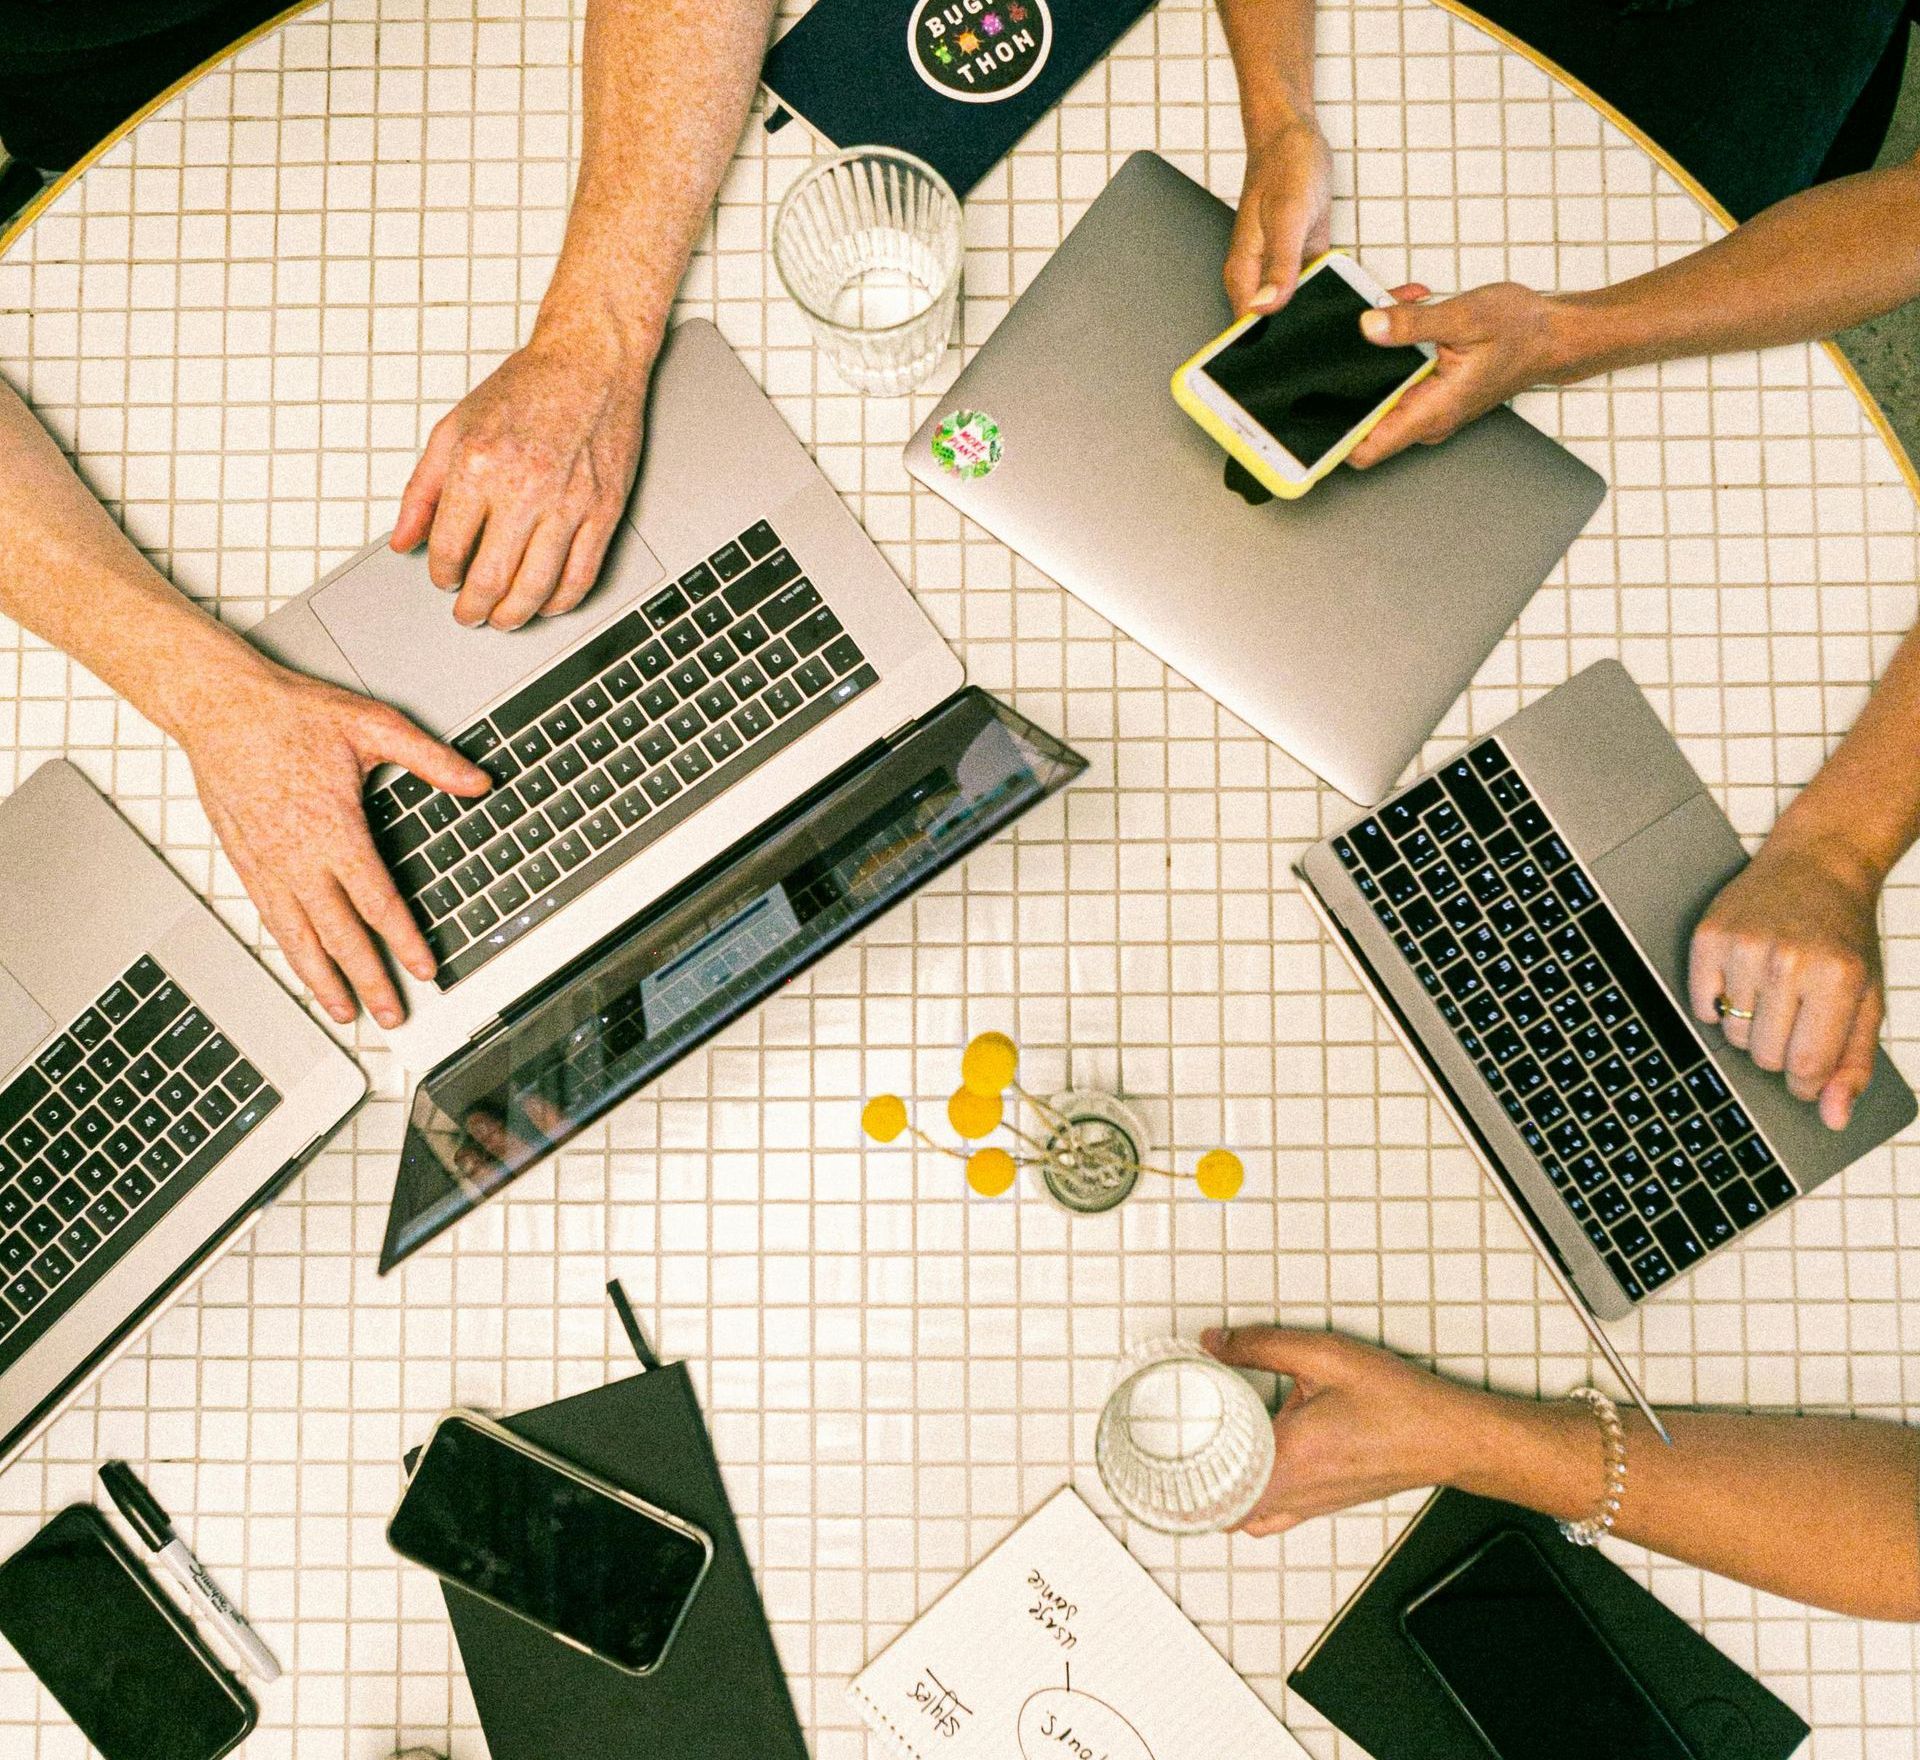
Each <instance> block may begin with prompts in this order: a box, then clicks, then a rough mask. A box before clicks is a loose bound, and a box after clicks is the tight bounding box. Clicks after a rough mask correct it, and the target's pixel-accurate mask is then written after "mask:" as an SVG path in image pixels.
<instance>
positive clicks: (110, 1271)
mask: <svg viewBox="0 0 1920 1760" xmlns="http://www.w3.org/2000/svg"><path fill="white" fill-rule="evenodd" d="M0 1071H4V1072H5V1073H4V1074H0V1462H4V1461H6V1460H10V1459H11V1458H12V1457H13V1456H14V1455H15V1454H17V1453H18V1452H19V1451H20V1450H21V1449H22V1448H23V1447H25V1446H26V1444H27V1442H28V1441H29V1440H30V1439H31V1438H32V1437H33V1436H34V1435H35V1434H36V1433H37V1432H38V1431H39V1430H40V1429H41V1428H42V1427H43V1426H44V1425H45V1424H47V1423H48V1422H50V1421H51V1420H52V1419H53V1417H54V1416H55V1415H57V1413H58V1412H59V1411H60V1409H61V1408H62V1406H63V1405H64V1404H65V1403H66V1401H67V1400H68V1399H70V1398H71V1397H72V1396H73V1395H74V1394H75V1393H77V1392H78V1391H79V1390H80V1388H81V1387H83V1386H84V1385H85V1384H86V1383H87V1382H88V1381H89V1380H91V1379H92V1377H93V1376H94V1375H96V1374H98V1373H99V1372H100V1370H101V1369H103V1368H104V1367H105V1366H106V1364H107V1363H108V1362H109V1361H110V1360H111V1359H112V1357H113V1356H114V1355H115V1354H116V1353H117V1352H118V1351H119V1350H120V1349H121V1348H122V1347H123V1346H124V1345H126V1344H127V1343H128V1342H129V1341H130V1340H131V1339H132V1338H134V1337H135V1336H136V1335H137V1334H138V1333H139V1332H140V1331H141V1330H142V1329H143V1328H144V1327H145V1326H146V1325H147V1324H149V1323H150V1322H151V1321H152V1320H153V1319H154V1318H155V1316H157V1315H158V1314H159V1313H160V1312H161V1310H162V1309H163V1308H164V1307H165V1306H166V1305H167V1303H168V1301H169V1300H170V1299H171V1298H172V1297H174V1296H176V1295H178V1294H179V1292H180V1291H181V1290H182V1289H184V1288H185V1287H186V1286H187V1285H188V1284H189V1283H190V1282H191V1281H192V1280H193V1279H194V1278H195V1277H196V1276H197V1275H199V1274H200V1273H201V1272H202V1271H204V1270H205V1268H206V1267H207V1265H208V1264H210V1263H211V1262H212V1260H213V1258H214V1257H215V1256H216V1255H217V1254H218V1253H219V1252H220V1251H222V1250H223V1249H224V1248H226V1247H227V1246H230V1245H231V1244H232V1243H233V1241H234V1240H235V1239H236V1238H238V1236H239V1235H240V1233H241V1232H242V1231H243V1229H244V1228H245V1227H246V1225H247V1224H248V1223H250V1222H251V1221H252V1220H253V1218H254V1217H255V1216H256V1215H257V1214H258V1213H259V1211H260V1209H261V1207H262V1206H263V1205H264V1204H265V1203H266V1202H267V1200H268V1199H270V1198H271V1197H273V1196H274V1195H275V1194H276V1193H277V1192H278V1191H280V1190H281V1188H282V1187H283V1186H284V1185H285V1184H286V1183H287V1182H288V1181H289V1180H290V1179H291V1178H292V1177H293V1175H294V1174H295V1173H296V1172H297V1171H298V1170H299V1168H300V1167H301V1166H302V1164H303V1163H304V1162H305V1161H306V1159H307V1158H308V1157H309V1156H310V1155H311V1154H312V1153H313V1151H314V1150H316V1149H317V1148H318V1147H319V1146H320V1145H321V1143H322V1142H324V1141H325V1140H326V1138H327V1137H328V1136H329V1135H330V1134H331V1133H332V1132H333V1130H334V1129H335V1127H336V1126H338V1125H339V1123H340V1121H341V1120H342V1119H343V1118H345V1117H346V1116H347V1114H348V1113H350V1112H351V1111H352V1110H353V1108H354V1107H355V1106H356V1105H357V1104H358V1103H359V1101H360V1098H361V1096H362V1095H363V1094H364V1093H365V1091H366V1081H365V1078H364V1077H363V1076H362V1075H361V1073H360V1071H359V1069H358V1068H357V1067H356V1066H355V1065H354V1063H353V1061H352V1060H351V1059H350V1058H348V1057H347V1056H346V1054H345V1053H344V1052H342V1051H341V1050H340V1048H339V1047H338V1046H337V1045H336V1044H335V1043H334V1042H333V1040H332V1039H330V1038H329V1037H328V1036H327V1035H326V1034H325V1033H324V1032H322V1031H321V1030H320V1028H319V1027H318V1026H316V1025H315V1024H314V1022H313V1021H312V1020H311V1019H309V1017H308V1016H307V1014H306V1012H305V1010H303V1009H302V1008H301V1007H300V1006H299V1005H298V1004H297V1003H296V1002H294V1000H293V999H292V998H291V997H290V996H288V995H287V993H286V992H285V991H283V990H282V989H281V988H280V987H279V986H278V985H277V984H275V983H274V981H273V980H272V979H271V978H270V977H269V976H268V975H267V974H266V972H265V971H264V970H263V969H262V968H261V967H260V966H259V965H258V964H257V963H256V962H255V961H254V959H253V958H252V956H251V955H250V954H248V952H247V951H246V950H245V949H244V948H243V947H242V946H241V945H240V944H239V942H237V941H236V940H234V938H233V937H232V935H230V934H229V933H228V932H227V930H226V929H225V928H224V927H223V926H222V925H221V923H220V922H219V920H218V919H217V918H216V917H215V916H214V915H213V913H212V912H211V911H210V910H208V909H207V907H206V906H205V905H204V904H203V903H202V902H201V901H200V900H199V899H198V898H196V897H195V896H194V895H193V893H192V892H190V891H189V890H188V889H187V887H186V886H185V885H184V884H182V882H181V881H180V879H179V877H178V876H177V875H176V874H175V873H174V872H173V871H172V869H170V868H169V867H168V866H167V864H166V863H165V862H163V861H162V860H161V859H160V858H159V856H157V855H155V854H154V852H153V851H152V850H150V849H149V848H148V847H147V846H146V845H145V844H144V843H143V842H142V841H141V840H140V838H139V837H138V836H137V835H136V834H135V832H134V831H133V830H132V828H131V827H130V826H128V825H127V823H126V822H125V821H124V820H123V819H121V817H120V816H119V815H118V814H117V813H116V812H114V810H113V809H112V807H110V806H109V805H108V804H107V803H106V802H105V801H104V800H103V799H101V797H100V796H99V795H98V794H97V793H96V792H95V791H94V789H93V787H92V785H91V784H90V783H89V782H88V781H87V780H86V778H85V777H84V776H82V775H81V773H80V772H79V771H78V770H76V769H74V768H73V766H72V765H70V764H67V763H64V762H53V763H49V764H44V765H42V766H41V767H40V768H39V769H38V770H36V771H35V772H34V773H33V775H32V776H30V777H29V778H28V779H27V780H26V781H25V782H24V783H22V784H21V785H20V787H19V788H18V789H16V790H15V791H14V793H13V794H12V795H11V796H9V797H8V798H7V799H6V800H5V801H0Z"/></svg>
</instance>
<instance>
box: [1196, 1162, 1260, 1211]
mask: <svg viewBox="0 0 1920 1760" xmlns="http://www.w3.org/2000/svg"><path fill="white" fill-rule="evenodd" d="M1246 1177H1247V1170H1246V1169H1245V1168H1244V1167H1242V1166H1241V1165H1240V1157H1239V1156H1238V1155H1236V1154H1234V1152H1233V1151H1232V1150H1231V1149H1209V1150H1208V1151H1207V1152H1206V1154H1204V1155H1202V1156H1201V1157H1200V1165H1199V1166H1198V1167H1196V1168H1195V1169H1194V1170H1193V1178H1194V1183H1195V1184H1196V1185H1198V1186H1199V1188H1200V1190H1201V1193H1202V1194H1203V1195H1204V1196H1206V1197H1209V1198H1212V1199H1213V1200H1214V1201H1215V1202H1216V1203H1220V1204H1224V1203H1225V1202H1226V1201H1227V1200H1228V1199H1229V1198H1232V1197H1236V1196H1238V1195H1239V1191H1240V1187H1241V1186H1242V1185H1243V1184H1244V1183H1245V1181H1246Z"/></svg>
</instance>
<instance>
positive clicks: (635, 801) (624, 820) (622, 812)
mask: <svg viewBox="0 0 1920 1760" xmlns="http://www.w3.org/2000/svg"><path fill="white" fill-rule="evenodd" d="M652 811H653V808H652V807H651V806H649V805H648V804H647V797H646V796H645V795H644V794H643V793H642V792H641V791H640V790H639V789H637V788H629V789H627V790H626V791H625V792H624V793H622V794H621V795H619V796H618V797H617V798H616V799H615V801H614V803H613V816H614V817H615V818H616V819H618V820H619V821H620V823H621V824H622V825H638V824H639V823H640V821H641V820H642V819H644V818H645V817H646V816H647V815H648V814H649V813H650V812H652Z"/></svg>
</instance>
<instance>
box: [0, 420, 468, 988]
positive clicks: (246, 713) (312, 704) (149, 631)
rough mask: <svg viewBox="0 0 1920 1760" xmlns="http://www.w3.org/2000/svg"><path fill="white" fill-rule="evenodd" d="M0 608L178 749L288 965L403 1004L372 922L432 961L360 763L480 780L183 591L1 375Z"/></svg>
mask: <svg viewBox="0 0 1920 1760" xmlns="http://www.w3.org/2000/svg"><path fill="white" fill-rule="evenodd" d="M0 532H4V533H5V542H4V543H0V612H4V613H5V614H6V615H7V616H8V617H11V618H12V619H14V620H15V621H16V622H17V623H20V624H23V625H24V626H25V627H26V628H28V629H30V630H32V631H33V632H34V633H35V634H36V635H38V636H41V637H43V638H45V639H46V640H47V641H49V642H52V643H54V644H55V645H56V646H58V647H61V648H64V649H65V650H66V651H67V652H68V653H69V654H71V655H72V656H73V657H74V659H76V660H77V661H79V662H80V664H81V665H82V666H84V667H86V668H87V670H88V671H90V672H92V673H93V674H94V675H95V676H96V677H98V678H99V679H100V680H101V681H102V682H103V683H105V684H107V685H109V686H111V687H112V688H113V689H114V690H116V691H118V692H119V693H120V694H121V695H122V696H124V697H126V698H127V699H128V701H129V702H131V703H132V704H133V706H134V707H135V708H136V709H138V710H139V711H140V712H141V713H142V714H143V715H145V716H146V717H147V719H148V720H149V721H152V722H153V723H154V724H155V725H156V726H158V727H159V728H160V729H161V730H162V731H163V732H166V733H169V734H171V735H172V736H173V737H174V738H176V739H177V740H178V741H179V742H180V744H181V745H182V746H183V747H184V748H185V750H186V753H187V757H188V759H189V760H190V762H191V763H192V765H193V773H194V779H195V781H196V782H197V783H198V785H199V789H200V798H201V801H202V803H203V804H204V805H205V807H206V810H207V817H208V819H209V820H210V821H211V823H212V825H213V828H214V830H215V831H216V832H217V833H218V835H219V837H220V840H221V842H222V843H223V844H224V845H225V846H226V849H227V853H228V855H229V856H230V857H231V858H232V861H233V864H234V867H235V869H236V871H237V872H238V873H239V875H240V878H241V880H242V881H243V882H244V883H245V885H246V888H247V891H248V892H249V893H250V894H251V895H252V897H253V901H254V903H255V904H256V905H257V906H258V907H259V909H260V913H261V916H262V917H263V918H264V920H265V921H266V924H267V927H268V929H269V930H270V931H271V932H272V933H273V935H274V937H275V939H277V940H278V941H279V943H280V945H281V947H282V949H283V950H284V951H285V953H286V954H287V957H288V958H289V959H290V960H291V961H292V963H293V965H294V968H295V969H296V970H297V971H298V972H299V973H300V975H301V977H302V978H304V979H305V980H306V981H307V983H308V984H310V985H311V986H312V987H313V990H314V993H315V995H317V996H318V997H319V999H320V1001H321V1002H322V1004H324V1005H325V1007H326V1008H327V1009H328V1010H329V1011H330V1012H331V1013H332V1014H333V1016H334V1018H335V1019H337V1020H340V1021H349V1020H351V1019H352V1018H353V1013H354V1003H353V997H354V994H355V992H357V993H358V994H359V996H360V997H361V998H362V999H363V1000H364V1001H365V1002H366V1004H367V1006H368V1007H369V1008H370V1009H371V1010H372V1011H373V1012H374V1014H375V1015H376V1016H377V1017H378V1018H379V1019H381V1020H382V1021H383V1022H386V1023H388V1024H395V1023H397V1022H398V1021H399V1020H400V1018H401V1008H400V1001H399V997H398V995H397V993H396V992H395V990H394V986H393V982H392V979H391V978H390V976H389V975H388V973H387V970H386V967H385V965H384V964H383V963H382V959H381V955H380V952H379V950H378V949H377V948H376V946H375V945H374V942H373V939H372V937H371V936H370V935H369V933H368V928H369V926H371V927H372V929H373V930H375V931H377V932H378V934H379V935H380V936H381V938H382V939H383V940H384V941H385V942H386V944H387V947H388V949H389V950H390V951H391V952H392V953H393V955H394V956H395V957H396V958H398V959H400V960H401V961H402V962H403V963H404V964H405V965H406V966H407V967H408V969H409V970H411V971H412V972H414V973H415V975H416V976H418V977H421V978H430V977H431V976H432V975H433V969H434V962H433V956H432V954H431V953H430V952H429V951H428V948H427V945H426V943H425V941H424V940H422V938H421V935H420V931H419V929H418V928H417V927H416V925H415V924H414V922H413V919H412V918H411V917H410V916H409V915H408V914H407V910H406V907H405V905H403V904H402V903H401V901H400V896H399V894H398V893H397V892H396V891H395V890H394V886H393V882H392V880H391V878H390V877H389V876H388V874H387V871H386V868H385V867H384V865H383V864H382V863H381V861H380V858H379V856H378V855H377V854H376V852H375V850H374V847H373V841H372V839H371V837H370V836H369V834H368V831H367V825H366V819H365V817H364V814H363V812H362V809H361V804H360V792H361V787H362V785H363V783H364V781H365V778H366V776H367V774H368V773H369V772H370V771H371V770H373V769H374V768H375V767H376V766H377V765H379V764H381V763H383V762H393V763H399V764H404V765H406V766H407V767H408V768H409V769H411V770H414V771H415V772H417V773H418V774H419V775H420V776H422V777H424V778H425V779H426V780H427V781H429V782H432V783H435V784H437V785H438V786H439V787H442V788H447V789H452V790H454V791H456V792H459V793H462V794H472V793H476V792H479V791H480V790H483V789H484V788H485V787H486V786H487V778H486V776H485V775H484V774H483V773H482V772H480V771H478V770H476V769H475V768H474V766H473V765H471V764H469V763H468V762H467V761H466V759H464V758H462V757H461V756H460V755H459V754H458V753H457V752H454V751H451V750H449V749H448V748H447V747H445V746H443V745H441V744H439V743H438V742H437V741H435V740H431V739H429V738H428V737H427V736H426V735H425V734H424V733H422V732H420V730H419V729H418V728H416V727H414V726H413V724H412V723H411V722H409V721H408V720H407V719H406V718H405V717H404V716H402V715H400V714H398V713H397V712H396V711H394V710H392V709H388V708H385V707H383V706H382V705H380V704H378V703H370V702H368V701H367V700H366V699H365V698H363V697H356V696H354V695H353V694H352V693H351V692H348V691H341V690H335V689H334V688H333V687H332V686H331V685H323V684H320V683H318V682H317V681H315V680H313V679H309V678H303V677H301V676H300V675H299V674H298V673H293V672H288V671H287V670H285V669H284V668H283V667H279V666H276V665H274V664H273V663H272V662H270V661H269V660H267V659H266V658H265V657H264V656H263V655H261V654H260V653H259V652H258V651H257V650H256V649H254V648H253V647H251V646H250V645H249V644H248V643H247V642H245V641H244V640H242V639H241V637H239V636H238V635H236V634H234V633H233V632H232V631H231V630H229V629H226V628H224V627H223V626H222V625H221V624H219V623H218V622H216V621H215V620H214V619H213V618H211V617H208V616H207V615H206V614H205V613H204V612H202V611H201V610H199V609H198V607H196V606H195V605H193V604H192V603H190V602H189V601H188V600H187V599H186V598H185V597H184V596H182V594H181V593H180V592H179V591H178V590H177V589H176V588H175V587H174V586H173V585H172V583H171V582H169V581H168V580H167V579H166V577H165V576H164V575H162V574H161V573H160V572H159V571H158V570H157V569H155V568H154V567H153V566H152V564H150V563H149V562H148V561H147V560H146V558H145V557H144V556H142V555H141V554H140V552H139V551H138V550H136V549H135V548H134V546H133V545H132V543H130V542H129V541H128V539H127V536H126V534H125V533H124V532H122V531H121V530H120V528H119V527H118V526H116V525H115V524H114V523H113V521H112V520H111V519H110V518H109V517H108V516H107V512H106V510H105V509H104V508H103V507H101V505H100V504H99V502H97V501H96V500H95V499H94V498H93V496H92V495H90V494H89V493H88V492H87V488H86V485H85V484H83V483H82V482H81V481H80V479H79V478H78V477H77V476H75V475H74V473H73V470H72V468H71V467H70V466H69V465H68V463H67V460H66V458H65V456H64V455H63V454H62V452H61V451H60V448H59V447H58V446H56V445H55V444H54V442H53V439H52V436H50V435H49V434H48V433H47V431H46V429H44V428H43V427H42V426H41V425H40V423H39V422H38V421H37V420H36V419H35V418H34V416H33V413H32V412H31V411H30V410H29V409H28V408H27V406H26V405H25V404H24V403H22V402H21V401H20V399H19V398H18V397H16V396H15V395H14V393H13V391H12V390H11V389H10V388H9V387H8V386H7V385H6V384H4V383H3V382H0Z"/></svg>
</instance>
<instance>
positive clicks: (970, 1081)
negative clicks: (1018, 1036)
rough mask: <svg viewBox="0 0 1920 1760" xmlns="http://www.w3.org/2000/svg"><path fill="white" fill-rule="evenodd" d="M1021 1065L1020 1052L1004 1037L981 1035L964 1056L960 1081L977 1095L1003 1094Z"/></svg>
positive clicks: (1000, 1034) (995, 1034)
mask: <svg viewBox="0 0 1920 1760" xmlns="http://www.w3.org/2000/svg"><path fill="white" fill-rule="evenodd" d="M1019 1065H1020V1051H1019V1048H1018V1047H1017V1046H1016V1045H1015V1044H1014V1042H1013V1041H1012V1040H1011V1039H1009V1038H1008V1037H1007V1036H1006V1034H1005V1033H982V1034H981V1035H980V1036H979V1037H978V1038H977V1039H975V1040H974V1041H973V1042H972V1044H970V1045H969V1046H968V1047H967V1049H966V1051H965V1052H964V1053H963V1054H962V1055H961V1058H960V1081H961V1084H962V1086H964V1087H966V1088H968V1089H969V1090H971V1091H972V1092H973V1093H975V1094H1004V1093H1005V1092H1006V1091H1007V1088H1008V1086H1009V1085H1010V1084H1011V1083H1012V1081H1013V1072H1014V1071H1015V1070H1016V1069H1017V1068H1018V1067H1019Z"/></svg>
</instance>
